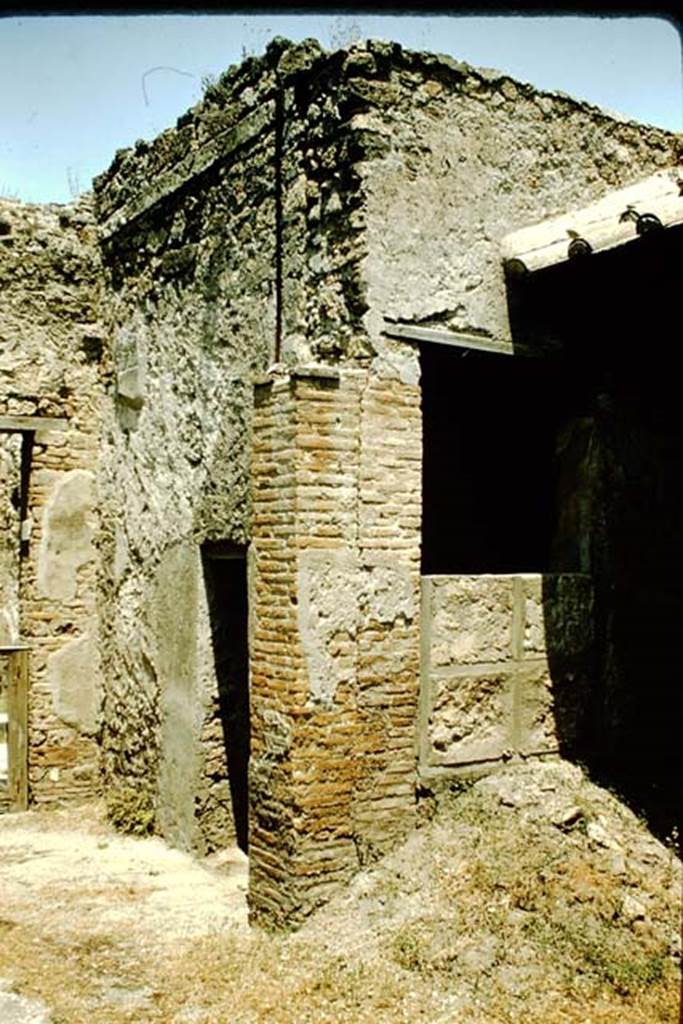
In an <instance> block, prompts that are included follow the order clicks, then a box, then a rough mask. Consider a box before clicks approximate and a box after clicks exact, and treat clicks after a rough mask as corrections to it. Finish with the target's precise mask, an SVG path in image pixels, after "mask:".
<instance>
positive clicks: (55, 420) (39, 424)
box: [0, 416, 69, 434]
mask: <svg viewBox="0 0 683 1024" xmlns="http://www.w3.org/2000/svg"><path fill="white" fill-rule="evenodd" d="M68 425H69V421H68V420H67V419H64V418H63V417H61V416H0V434H14V433H22V434H24V433H26V432H27V431H37V430H66V428H67V427H68Z"/></svg>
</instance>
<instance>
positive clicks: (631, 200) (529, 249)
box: [501, 168, 683, 275]
mask: <svg viewBox="0 0 683 1024" xmlns="http://www.w3.org/2000/svg"><path fill="white" fill-rule="evenodd" d="M678 224H683V173H681V172H678V171H676V170H675V169H672V168H669V169H667V170H666V171H659V172H658V173H657V174H653V175H652V176H651V177H649V178H646V179H645V180H644V181H641V182H638V184H636V185H630V186H629V187H628V188H622V189H616V190H615V191H613V192H610V193H609V194H608V195H606V196H604V197H603V198H602V199H600V200H598V201H597V202H595V203H591V204H590V205H589V206H585V207H582V208H581V209H579V210H570V211H569V212H567V213H564V214H562V215H561V216H559V217H553V218H550V219H549V220H544V221H541V222H540V223H539V224H533V225H532V226H530V227H526V228H520V229H519V230H517V231H513V232H511V233H510V234H509V235H506V236H505V237H504V238H503V240H502V243H501V249H502V257H503V265H504V267H505V270H506V271H507V273H509V274H513V275H515V274H526V273H530V272H533V271H535V270H542V269H543V268H544V267H550V266H553V265H554V264H556V263H562V262H564V261H565V260H570V259H573V258H577V257H579V258H580V257H583V256H588V255H590V254H591V253H595V252H603V251H604V250H606V249H613V248H614V247H615V246H618V245H623V244H624V243H626V242H630V241H633V240H634V239H636V238H640V237H642V235H644V234H645V233H647V232H650V231H654V230H657V229H662V228H669V227H675V226H676V225H678Z"/></svg>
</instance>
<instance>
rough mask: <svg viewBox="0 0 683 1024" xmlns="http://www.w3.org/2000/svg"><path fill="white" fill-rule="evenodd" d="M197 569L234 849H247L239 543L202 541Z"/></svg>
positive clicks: (244, 610) (244, 599) (243, 589)
mask: <svg viewBox="0 0 683 1024" xmlns="http://www.w3.org/2000/svg"><path fill="white" fill-rule="evenodd" d="M202 566H203V571H204V582H205V586H206V596H207V605H208V609H209V617H210V621H211V640H212V644H213V653H214V662H215V671H216V682H217V688H218V712H219V715H220V720H221V728H222V732H223V742H224V745H225V755H226V761H227V768H228V781H229V785H230V796H231V801H232V811H233V818H234V828H235V836H236V841H237V845H238V846H239V848H240V849H241V850H243V851H244V852H245V853H246V852H247V849H248V845H249V785H248V769H249V750H250V716H249V614H248V613H249V605H248V596H247V551H246V547H244V546H243V545H236V544H232V543H228V542H207V543H205V544H204V545H203V546H202Z"/></svg>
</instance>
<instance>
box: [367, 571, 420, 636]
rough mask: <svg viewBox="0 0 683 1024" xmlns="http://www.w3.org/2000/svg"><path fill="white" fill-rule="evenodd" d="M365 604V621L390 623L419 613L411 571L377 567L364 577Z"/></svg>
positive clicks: (408, 618) (407, 618)
mask: <svg viewBox="0 0 683 1024" xmlns="http://www.w3.org/2000/svg"><path fill="white" fill-rule="evenodd" d="M362 604H363V610H364V618H365V619H366V620H374V621H376V622H381V623H386V624H390V623H392V622H395V621H396V619H398V618H400V617H401V616H402V617H403V618H405V619H406V620H411V619H413V618H415V616H416V614H417V595H416V592H415V586H414V580H413V575H412V573H411V571H410V570H409V569H402V568H396V567H394V566H390V565H375V566H373V567H372V568H371V569H370V570H369V571H367V572H366V574H365V579H364V585H363V594H362Z"/></svg>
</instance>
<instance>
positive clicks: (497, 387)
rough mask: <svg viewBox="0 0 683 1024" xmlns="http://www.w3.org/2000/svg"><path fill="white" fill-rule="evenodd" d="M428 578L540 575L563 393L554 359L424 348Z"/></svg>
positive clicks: (550, 522) (550, 526)
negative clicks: (486, 574) (489, 574)
mask: <svg viewBox="0 0 683 1024" xmlns="http://www.w3.org/2000/svg"><path fill="white" fill-rule="evenodd" d="M420 356H421V369H422V415H423V420H422V422H423V507H422V573H423V575H436V574H452V573H487V572H495V573H505V572H520V571H526V572H541V571H547V570H548V569H549V567H550V565H549V563H550V552H551V546H552V539H553V533H554V529H555V522H556V499H555V476H554V472H555V470H554V460H555V448H556V439H557V432H558V428H559V424H560V422H561V420H562V419H563V417H564V416H565V415H566V404H567V402H566V395H567V387H566V382H565V381H564V378H563V375H562V373H561V372H560V370H559V367H558V366H557V365H556V363H555V362H554V361H552V360H543V359H534V358H525V357H522V356H508V355H499V354H497V353H489V352H479V351H474V350H470V349H456V348H452V347H449V346H445V345H423V346H422V349H421V353H420Z"/></svg>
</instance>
